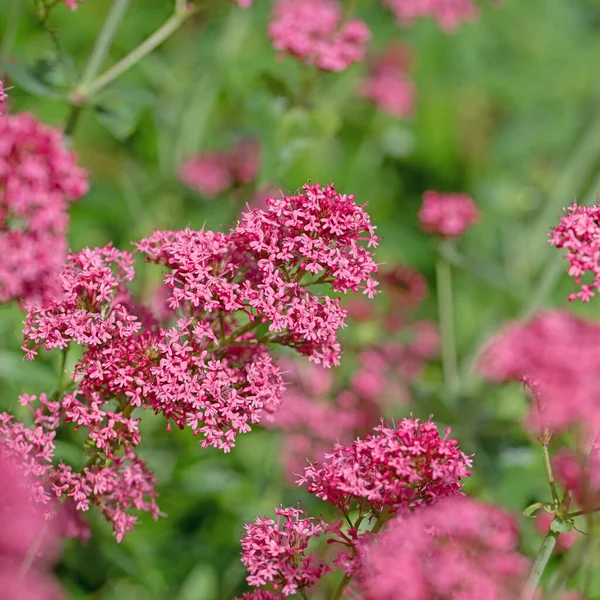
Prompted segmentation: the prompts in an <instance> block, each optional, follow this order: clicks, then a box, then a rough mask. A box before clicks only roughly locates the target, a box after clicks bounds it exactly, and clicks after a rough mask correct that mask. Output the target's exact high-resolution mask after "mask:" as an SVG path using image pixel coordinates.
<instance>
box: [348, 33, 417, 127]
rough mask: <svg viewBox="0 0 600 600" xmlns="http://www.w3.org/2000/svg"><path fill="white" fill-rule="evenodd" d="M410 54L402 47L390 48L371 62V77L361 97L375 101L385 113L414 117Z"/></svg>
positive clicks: (413, 87) (365, 82) (393, 46)
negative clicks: (409, 71)
mask: <svg viewBox="0 0 600 600" xmlns="http://www.w3.org/2000/svg"><path fill="white" fill-rule="evenodd" d="M407 63H408V60H407V52H406V50H405V49H404V48H403V47H402V46H398V45H396V44H392V45H390V46H389V47H388V48H387V49H386V50H385V51H383V52H382V53H380V54H378V55H376V56H375V57H374V59H373V61H372V62H371V65H370V72H369V76H368V77H367V78H366V79H364V80H363V82H362V84H361V89H360V93H361V95H362V96H363V97H364V98H367V99H369V100H372V101H373V102H374V103H375V105H376V106H377V108H378V109H379V110H381V112H383V113H386V114H390V115H392V116H395V117H399V118H409V117H411V116H412V114H413V112H414V107H415V96H416V89H415V86H414V84H413V82H412V79H411V78H410V75H409V74H408V70H407V67H408V64H407Z"/></svg>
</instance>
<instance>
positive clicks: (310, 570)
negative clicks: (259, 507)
mask: <svg viewBox="0 0 600 600" xmlns="http://www.w3.org/2000/svg"><path fill="white" fill-rule="evenodd" d="M275 514H276V515H277V518H276V520H273V519H268V518H266V517H265V518H260V517H258V518H257V519H256V521H255V522H254V524H252V525H246V526H245V529H246V533H245V535H244V537H243V538H242V563H243V564H244V565H245V566H246V568H247V569H248V573H249V575H248V577H247V578H246V580H247V581H248V583H249V584H250V585H251V586H254V587H259V586H264V585H267V584H269V583H273V584H274V586H275V589H279V588H281V593H282V594H283V595H284V596H291V595H293V594H295V593H296V592H298V591H299V590H303V589H304V588H307V587H310V586H311V585H313V584H314V583H315V582H316V581H317V580H318V579H319V578H320V577H321V576H322V575H323V574H325V573H327V572H328V571H330V568H329V567H328V566H327V565H326V564H324V563H322V562H321V561H320V560H319V559H318V558H317V556H316V555H314V554H312V553H310V552H307V549H308V546H309V544H310V542H311V540H313V539H314V538H318V537H319V536H321V535H322V534H323V533H325V532H326V531H327V530H328V526H327V523H325V521H321V520H320V519H314V518H312V517H305V516H304V515H306V513H305V512H304V511H303V510H300V509H297V508H276V509H275ZM251 597H252V596H251ZM267 598H268V597H267Z"/></svg>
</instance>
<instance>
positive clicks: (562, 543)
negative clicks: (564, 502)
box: [534, 510, 577, 553]
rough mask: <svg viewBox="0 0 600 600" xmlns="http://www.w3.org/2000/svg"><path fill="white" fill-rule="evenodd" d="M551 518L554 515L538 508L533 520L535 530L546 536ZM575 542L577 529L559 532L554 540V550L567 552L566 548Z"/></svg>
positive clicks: (569, 547)
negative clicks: (538, 510)
mask: <svg viewBox="0 0 600 600" xmlns="http://www.w3.org/2000/svg"><path fill="white" fill-rule="evenodd" d="M553 520H554V517H553V516H552V515H551V514H550V513H548V512H546V511H545V510H540V512H539V513H538V514H537V516H536V518H535V521H534V527H535V530H536V531H537V532H538V533H539V534H540V535H542V536H546V535H547V533H548V531H549V530H550V525H551V524H552V521H553ZM576 543H577V531H575V530H574V529H573V530H572V531H569V533H561V534H560V535H559V536H558V538H557V540H556V548H555V552H559V553H560V552H567V550H570V549H571V548H572V547H573V546H574V545H575V544H576Z"/></svg>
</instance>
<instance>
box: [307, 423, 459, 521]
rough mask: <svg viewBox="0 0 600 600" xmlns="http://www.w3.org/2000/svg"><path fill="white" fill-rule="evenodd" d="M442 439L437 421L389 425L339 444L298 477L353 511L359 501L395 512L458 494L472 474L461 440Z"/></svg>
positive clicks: (318, 493)
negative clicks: (461, 447) (463, 481)
mask: <svg viewBox="0 0 600 600" xmlns="http://www.w3.org/2000/svg"><path fill="white" fill-rule="evenodd" d="M449 433H450V430H449V429H448V430H446V435H445V436H444V437H443V438H442V437H440V435H439V432H438V429H437V426H436V425H435V424H434V423H432V422H431V421H425V422H420V421H418V420H413V419H404V420H402V421H400V422H399V423H398V424H397V426H395V427H388V426H387V425H385V424H383V423H382V425H380V426H379V427H375V433H374V434H373V435H368V436H367V437H366V438H364V439H360V438H359V439H357V440H356V441H354V442H353V444H352V445H351V446H342V445H339V444H337V445H336V446H334V447H333V450H332V452H331V453H330V454H328V455H326V457H325V459H324V461H322V462H321V463H313V464H311V465H310V466H309V467H307V468H306V469H305V471H304V475H303V476H302V477H301V478H300V479H299V480H298V483H299V484H300V485H306V486H307V489H308V491H309V492H310V493H311V494H314V495H315V496H317V497H318V498H321V499H322V500H325V501H327V502H329V503H330V504H333V505H334V506H336V507H338V508H339V509H340V510H342V511H343V512H347V511H348V510H349V509H350V506H351V504H352V503H353V502H356V503H358V505H359V506H362V507H364V508H368V507H369V506H370V507H373V508H374V509H375V511H377V512H380V511H382V510H383V509H386V510H387V511H388V512H389V513H394V512H396V511H398V510H401V509H409V508H410V509H412V508H415V507H418V506H422V505H426V504H430V503H432V502H435V501H436V500H438V499H439V498H443V497H445V496H451V495H454V494H457V493H458V492H459V491H460V489H461V487H462V481H461V480H462V479H463V478H465V477H469V476H470V471H469V467H470V466H471V459H470V457H468V456H467V455H466V454H464V453H463V452H461V450H460V448H459V446H458V442H457V441H456V440H454V439H452V438H448V434H449Z"/></svg>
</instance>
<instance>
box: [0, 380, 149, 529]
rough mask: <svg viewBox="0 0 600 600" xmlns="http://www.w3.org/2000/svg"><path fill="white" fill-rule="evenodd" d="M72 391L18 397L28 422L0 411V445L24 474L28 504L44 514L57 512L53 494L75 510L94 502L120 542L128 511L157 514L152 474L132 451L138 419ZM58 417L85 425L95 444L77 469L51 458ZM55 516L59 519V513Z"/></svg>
mask: <svg viewBox="0 0 600 600" xmlns="http://www.w3.org/2000/svg"><path fill="white" fill-rule="evenodd" d="M78 396H79V394H78V392H73V393H72V394H69V395H67V396H66V397H65V398H64V400H63V401H62V402H61V401H52V400H49V399H48V398H47V397H46V395H44V394H42V395H41V396H40V397H39V400H38V399H37V397H36V396H28V395H24V396H22V397H21V398H20V399H19V401H20V403H21V404H22V405H25V406H29V407H30V408H31V410H32V414H33V419H34V424H33V426H32V427H26V426H24V425H23V424H22V423H20V422H19V421H16V420H15V419H14V417H12V416H10V415H8V414H6V413H2V414H0V448H2V451H3V453H4V454H5V455H6V456H8V457H11V458H12V459H13V460H15V461H17V462H18V464H19V465H20V466H21V468H22V469H23V471H24V473H25V474H26V475H27V476H28V477H29V479H30V484H29V496H30V503H31V504H32V505H34V506H36V505H40V509H41V512H43V513H44V515H45V517H46V518H47V519H52V518H54V517H56V516H57V513H56V510H55V509H54V504H53V500H54V499H56V498H59V499H62V500H68V501H69V502H72V503H73V506H74V508H75V509H76V510H78V511H84V512H85V511H87V510H89V508H90V506H96V507H97V508H98V509H99V510H100V511H101V512H102V514H103V515H104V517H105V518H106V519H107V520H108V522H109V523H111V525H112V527H113V531H114V534H115V536H116V538H117V541H121V540H122V538H123V536H124V535H125V534H126V533H127V532H128V531H131V529H132V528H133V526H134V524H135V523H136V521H137V517H136V516H135V515H134V514H132V512H131V511H132V510H137V511H144V512H149V513H150V514H151V515H152V516H153V518H155V519H156V518H158V515H159V510H158V507H157V505H156V496H157V494H156V491H155V489H154V488H155V481H154V478H153V476H152V474H151V473H150V471H149V470H148V468H147V467H146V465H145V464H144V462H143V461H141V460H140V459H139V458H138V457H137V456H136V455H135V453H134V452H133V450H132V447H133V446H134V445H136V444H137V443H138V442H139V432H138V430H137V424H138V420H137V419H130V418H127V417H126V416H125V415H123V414H121V413H120V412H117V411H113V410H110V408H107V407H106V400H105V401H102V402H100V401H96V402H93V401H92V402H89V403H88V402H87V401H86V399H85V397H82V398H81V399H80V398H79V397H78ZM63 422H64V423H69V422H72V423H74V424H75V426H76V429H79V428H85V429H88V430H89V434H88V436H89V439H91V440H92V441H93V442H94V444H95V449H94V451H93V454H92V456H91V457H90V460H89V461H88V463H87V464H86V465H85V466H84V468H83V469H82V470H81V471H75V470H74V469H73V468H72V467H70V466H69V465H66V464H64V463H62V462H60V463H58V464H55V463H54V462H53V459H54V450H55V445H54V439H55V436H56V430H57V429H58V427H59V425H60V424H61V423H63ZM40 509H38V512H39V511H40ZM59 516H61V520H62V519H64V517H65V516H64V515H59ZM71 520H72V518H71ZM67 526H68V525H67Z"/></svg>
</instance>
